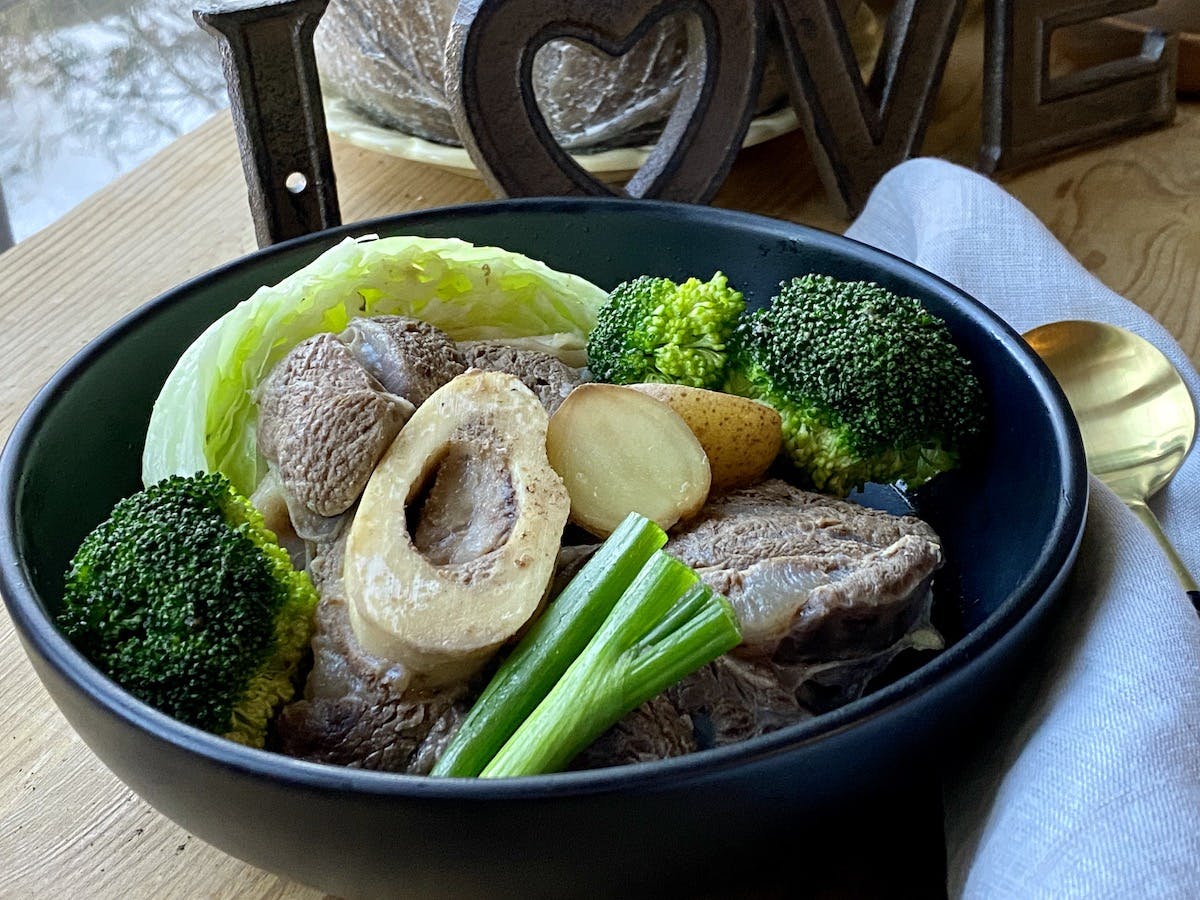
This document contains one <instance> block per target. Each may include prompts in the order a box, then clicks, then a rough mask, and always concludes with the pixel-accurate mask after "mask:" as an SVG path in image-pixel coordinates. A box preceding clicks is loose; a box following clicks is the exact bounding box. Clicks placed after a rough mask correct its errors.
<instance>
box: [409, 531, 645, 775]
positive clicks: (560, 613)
mask: <svg viewBox="0 0 1200 900" xmlns="http://www.w3.org/2000/svg"><path fill="white" fill-rule="evenodd" d="M666 542H667V536H666V534H664V533H663V530H662V529H661V528H659V527H658V526H657V525H655V524H654V523H653V522H651V521H650V520H649V519H646V518H644V517H643V516H640V515H638V514H637V513H631V514H630V515H629V516H628V517H626V519H625V521H624V522H622V523H621V524H620V525H619V526H618V527H617V530H616V531H614V532H613V533H612V534H611V535H610V536H609V537H608V539H607V540H606V541H605V542H604V544H603V545H602V546H601V547H600V549H599V550H597V551H596V553H595V554H594V555H593V556H592V558H591V559H590V560H588V562H587V563H586V565H584V566H583V568H582V569H580V570H579V572H578V574H576V576H575V577H574V578H572V579H571V582H570V584H568V585H567V586H566V588H564V589H563V591H562V593H561V594H559V595H558V598H557V599H556V600H555V601H554V602H553V603H552V604H550V606H549V608H548V609H547V610H546V611H545V613H543V614H542V616H541V617H540V618H539V619H538V620H537V622H536V623H534V625H533V627H532V628H531V629H530V630H529V631H528V632H527V633H526V634H525V637H524V638H523V639H522V640H521V642H520V643H519V644H518V645H517V648H516V649H515V650H514V651H513V652H512V654H511V655H510V656H509V657H508V659H507V660H505V661H504V664H503V665H502V666H500V668H499V670H498V671H497V672H496V674H495V676H493V678H492V680H491V682H490V683H489V684H488V686H487V688H485V689H484V691H483V693H482V694H481V695H480V696H479V699H478V700H476V701H475V704H474V705H473V706H472V707H471V711H470V712H469V713H468V714H467V717H466V719H465V720H464V721H463V723H462V725H461V727H460V728H459V730H458V732H457V733H456V734H455V736H454V739H453V740H452V741H451V742H450V746H449V747H447V748H446V751H445V753H443V754H442V757H441V759H439V760H438V762H437V765H435V766H434V767H433V771H432V773H431V774H433V775H446V776H459V777H471V776H475V775H478V774H479V773H480V772H482V771H483V768H484V766H486V765H487V763H488V762H489V761H490V760H491V759H492V757H493V756H495V755H496V752H497V751H498V750H499V749H500V748H501V747H503V746H504V743H505V741H507V740H508V739H509V738H510V737H512V734H513V732H514V731H516V730H517V727H518V726H519V725H520V724H521V723H522V722H523V721H525V718H526V717H527V716H528V715H529V713H530V712H532V711H533V709H534V707H536V706H537V705H538V703H540V702H541V701H542V699H543V698H544V697H545V696H546V695H547V694H548V693H549V692H550V689H551V688H553V687H554V684H555V682H557V681H558V680H559V678H560V677H561V676H562V674H563V673H564V672H565V671H566V670H567V667H568V666H570V665H571V663H572V662H573V661H574V660H575V658H576V657H577V656H579V654H580V652H581V651H582V650H583V648H584V647H585V646H586V645H587V643H588V641H590V640H591V639H592V636H593V635H594V634H595V633H596V631H597V629H599V628H600V626H601V625H602V624H603V623H604V620H605V618H606V617H607V616H608V614H609V613H610V612H611V611H612V609H613V607H614V606H616V604H617V601H618V600H620V599H621V596H622V595H623V594H624V592H625V590H626V589H627V588H628V587H629V586H630V585H631V584H632V583H633V581H634V579H635V578H636V577H637V575H638V573H639V572H640V571H641V570H642V567H643V566H644V565H645V564H646V562H647V560H649V559H650V557H651V555H652V554H653V553H654V551H656V550H658V549H659V548H660V547H662V546H663V544H665V543H666Z"/></svg>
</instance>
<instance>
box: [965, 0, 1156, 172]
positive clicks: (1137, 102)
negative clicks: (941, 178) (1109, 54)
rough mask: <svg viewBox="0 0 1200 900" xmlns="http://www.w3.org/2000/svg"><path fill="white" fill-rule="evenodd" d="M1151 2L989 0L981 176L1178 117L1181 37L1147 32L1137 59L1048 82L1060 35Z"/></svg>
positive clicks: (1139, 0) (1086, 70)
mask: <svg viewBox="0 0 1200 900" xmlns="http://www.w3.org/2000/svg"><path fill="white" fill-rule="evenodd" d="M1153 5H1154V3H1153V0H989V3H988V8H987V12H988V24H987V45H986V53H985V62H984V92H983V151H982V154H981V158H980V163H979V167H980V168H981V169H982V170H984V171H985V172H994V171H995V170H997V169H1003V168H1011V167H1014V166H1021V165H1025V164H1027V163H1031V162H1034V161H1035V160H1038V159H1040V158H1042V157H1044V156H1048V155H1050V154H1052V153H1056V152H1058V151H1060V150H1066V149H1068V148H1070V147H1077V146H1081V145H1084V144H1091V143H1097V142H1099V141H1102V140H1105V139H1107V138H1112V137H1116V136H1118V135H1121V134H1127V133H1129V132H1131V131H1141V130H1143V129H1146V128H1150V127H1153V126H1155V125H1163V124H1166V123H1167V122H1170V121H1171V120H1172V119H1173V118H1174V117H1175V66H1176V62H1177V60H1178V54H1179V45H1178V40H1177V38H1176V36H1175V35H1169V36H1168V35H1163V34H1162V33H1161V32H1150V33H1148V34H1147V35H1146V37H1145V39H1144V40H1143V42H1142V52H1141V53H1140V54H1139V55H1138V56H1133V57H1128V58H1126V59H1119V60H1116V61H1114V62H1110V63H1105V64H1104V65H1100V66H1095V67H1093V68H1090V69H1084V70H1083V71H1081V72H1073V73H1071V74H1070V75H1062V76H1060V77H1057V78H1051V77H1050V37H1051V35H1052V34H1053V33H1054V31H1055V29H1058V28H1063V27H1065V26H1068V25H1078V24H1080V23H1081V22H1090V21H1093V20H1095V19H1099V18H1101V17H1103V16H1112V15H1116V14H1118V13H1123V12H1129V11H1131V10H1135V9H1144V8H1146V7H1149V6H1153Z"/></svg>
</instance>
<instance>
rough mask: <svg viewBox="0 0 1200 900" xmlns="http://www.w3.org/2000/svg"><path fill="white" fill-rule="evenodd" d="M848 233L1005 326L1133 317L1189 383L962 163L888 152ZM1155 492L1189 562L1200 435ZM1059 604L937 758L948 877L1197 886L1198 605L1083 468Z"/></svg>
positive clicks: (1198, 383) (1195, 562) (1190, 891)
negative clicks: (1031, 649) (942, 765)
mask: <svg viewBox="0 0 1200 900" xmlns="http://www.w3.org/2000/svg"><path fill="white" fill-rule="evenodd" d="M847 236H849V237H852V238H855V239H857V240H859V241H862V242H864V243H867V244H872V245H874V246H876V247H879V248H881V249H883V250H886V251H888V252H889V253H893V254H895V255H896V256H900V257H903V258H905V259H908V260H911V261H912V262H914V263H916V264H917V265H918V266H921V267H922V268H924V269H927V270H929V271H931V272H934V273H935V274H937V275H939V276H941V277H942V278H944V279H946V280H947V281H949V282H951V283H953V284H955V285H957V286H958V287H959V288H961V289H962V290H964V291H966V292H967V293H968V294H970V295H971V296H973V297H975V298H976V299H978V300H980V301H981V302H983V303H985V304H986V305H987V306H989V307H991V308H992V309H993V310H994V311H995V312H996V313H998V314H999V315H1000V316H1001V317H1002V318H1003V319H1005V320H1006V321H1007V322H1008V323H1009V324H1010V325H1011V326H1012V327H1013V328H1014V329H1016V330H1017V331H1018V332H1024V331H1026V330H1028V329H1030V328H1032V327H1034V326H1035V325H1040V324H1042V323H1044V322H1049V321H1056V320H1060V319H1094V320H1103V321H1107V322H1111V323H1114V324H1116V325H1121V326H1123V327H1125V328H1128V329H1130V330H1131V331H1135V332H1137V333H1138V334H1141V335H1142V336H1143V337H1146V338H1148V339H1150V340H1151V341H1153V342H1154V343H1155V344H1157V345H1158V347H1159V348H1160V349H1162V351H1163V352H1164V353H1166V354H1167V356H1168V357H1169V358H1170V359H1171V361H1172V362H1173V363H1174V364H1175V365H1176V367H1177V368H1178V369H1179V370H1180V372H1181V373H1182V374H1183V377H1184V379H1185V381H1186V382H1187V384H1188V387H1189V388H1190V390H1191V392H1192V397H1193V399H1194V398H1196V397H1200V376H1197V373H1196V370H1195V368H1194V367H1193V366H1192V364H1191V363H1190V362H1189V361H1188V358H1187V356H1186V355H1185V354H1184V353H1183V351H1182V350H1181V349H1180V348H1179V346H1178V345H1177V344H1176V343H1175V341H1174V340H1172V338H1171V336H1170V335H1169V334H1168V333H1167V331H1166V330H1165V329H1164V328H1163V327H1162V326H1161V325H1159V324H1158V323H1157V322H1156V321H1155V320H1154V319H1152V318H1151V317H1150V316H1149V315H1148V314H1146V313H1145V312H1143V311H1142V310H1141V309H1139V308H1138V307H1137V306H1135V305H1134V304H1133V303H1130V302H1129V301H1127V300H1125V299H1123V298H1121V297H1119V296H1118V295H1117V294H1115V293H1113V292H1112V291H1110V290H1109V289H1108V288H1106V287H1105V286H1104V285H1102V284H1101V283H1100V282H1099V281H1097V280H1096V279H1095V278H1094V277H1092V275H1091V274H1089V273H1088V272H1087V271H1086V270H1085V269H1084V268H1083V267H1082V266H1081V265H1079V263H1078V262H1076V261H1075V260H1074V259H1073V258H1072V257H1071V255H1070V254H1069V253H1068V252H1067V251H1066V249H1065V248H1064V247H1063V246H1062V245H1061V244H1059V243H1058V242H1057V241H1056V240H1055V239H1054V237H1053V236H1052V235H1051V234H1050V233H1049V232H1048V231H1047V230H1046V229H1045V228H1044V227H1043V226H1042V224H1041V223H1040V222H1039V221H1038V220H1037V219H1036V218H1035V217H1034V216H1033V215H1032V214H1031V213H1030V212H1029V211H1028V210H1026V209H1025V208H1024V207H1023V206H1021V205H1020V204H1019V203H1018V202H1017V201H1016V200H1014V199H1013V198H1012V197H1011V196H1009V195H1008V194H1007V193H1005V191H1004V190H1002V189H1001V188H999V187H997V186H996V185H994V184H992V183H991V182H990V181H988V180H986V179H985V178H982V177H980V176H978V175H976V174H974V173H972V172H970V171H968V170H966V169H962V168H959V167H957V166H953V165H950V164H949V163H945V162H941V161H938V160H931V159H918V160H912V161H910V162H907V163H904V164H903V165H900V166H898V167H897V168H895V169H894V170H892V171H891V172H890V173H889V174H888V175H887V176H886V177H885V178H884V179H883V181H882V182H880V184H879V186H878V187H877V188H876V189H875V191H874V193H873V194H872V195H871V198H870V202H869V203H868V204H867V207H866V209H865V210H864V211H863V213H862V215H861V216H860V217H859V219H858V220H857V221H856V222H855V223H854V225H853V226H852V227H851V228H850V230H849V231H847ZM1151 506H1152V508H1153V509H1154V511H1155V513H1156V514H1157V515H1158V517H1159V519H1160V521H1161V522H1162V525H1163V528H1164V530H1165V531H1166V533H1167V535H1168V536H1169V537H1170V539H1171V540H1172V542H1173V543H1174V544H1175V546H1176V548H1177V549H1178V550H1179V554H1180V556H1181V557H1182V559H1183V560H1184V562H1185V563H1186V564H1187V565H1188V566H1189V567H1190V569H1191V570H1192V572H1193V573H1195V574H1197V575H1198V576H1200V452H1198V453H1192V454H1191V455H1190V456H1189V458H1188V459H1187V461H1186V462H1185V464H1184V466H1183V468H1182V469H1181V470H1180V472H1179V474H1178V475H1177V476H1176V477H1175V480H1174V481H1173V482H1172V483H1171V484H1170V485H1169V486H1168V487H1167V488H1166V489H1165V490H1164V491H1163V492H1162V493H1161V494H1160V495H1159V496H1158V497H1157V498H1156V499H1155V500H1154V501H1153V502H1152V503H1151ZM1014 527H1020V526H1019V523H1014ZM1060 609H1062V610H1063V613H1062V614H1060V615H1058V616H1056V617H1054V624H1053V626H1052V628H1053V633H1052V634H1051V636H1050V646H1051V647H1052V648H1053V652H1052V653H1050V654H1048V655H1047V656H1045V657H1044V658H1040V659H1037V660H1035V661H1034V663H1033V665H1032V666H1031V671H1030V672H1029V674H1028V677H1027V678H1026V679H1025V681H1024V683H1022V684H1021V685H1019V686H1018V687H1017V690H1016V691H1015V695H1016V696H1017V698H1018V699H1017V700H1016V701H1015V702H1014V703H1013V704H1012V706H1011V707H1010V708H1009V709H1008V710H1007V711H1006V712H1005V714H1004V717H1003V721H998V722H996V723H994V726H993V728H992V733H991V734H990V736H989V740H988V741H987V742H986V744H985V746H986V747H987V749H986V750H985V751H981V752H980V753H979V754H978V755H977V756H976V757H975V758H971V759H968V760H965V761H963V762H962V764H961V770H960V771H955V772H952V773H948V775H947V778H946V783H945V785H944V790H945V804H946V842H947V856H948V858H947V864H948V872H949V891H950V893H951V895H952V896H966V897H987V898H993V897H1021V898H1025V897H1056V898H1057V897H1088V898H1092V897H1113V898H1117V897H1121V898H1123V897H1189V898H1190V897H1197V896H1200V619H1198V618H1197V616H1196V613H1195V611H1194V610H1193V608H1192V606H1191V604H1190V603H1189V602H1188V599H1187V597H1186V595H1185V593H1184V591H1183V588H1182V587H1181V586H1180V584H1179V582H1178V581H1177V580H1176V579H1175V578H1174V576H1173V574H1172V571H1171V569H1170V568H1169V566H1168V564H1167V562H1166V560H1165V558H1164V557H1163V555H1162V553H1161V552H1160V551H1159V549H1158V546H1157V544H1156V543H1155V542H1154V541H1153V540H1152V538H1151V537H1150V535H1149V533H1148V532H1147V530H1146V529H1145V527H1143V526H1142V524H1141V523H1140V522H1138V520H1137V519H1135V518H1134V517H1133V515H1132V514H1131V513H1130V512H1129V511H1128V510H1127V509H1126V508H1125V507H1124V505H1123V504H1122V503H1121V502H1120V501H1119V500H1118V499H1117V498H1116V496H1115V495H1114V494H1113V493H1112V492H1111V491H1109V490H1108V489H1107V488H1106V487H1105V486H1104V485H1103V484H1101V483H1100V482H1099V481H1097V480H1095V479H1092V482H1091V503H1090V508H1089V512H1088V518H1087V527H1086V531H1085V535H1084V540H1083V545H1082V547H1081V549H1080V553H1079V560H1078V563H1077V565H1076V567H1075V572H1074V575H1073V577H1072V579H1071V580H1070V582H1069V584H1068V586H1067V588H1066V595H1065V596H1064V598H1063V601H1062V604H1061V606H1060Z"/></svg>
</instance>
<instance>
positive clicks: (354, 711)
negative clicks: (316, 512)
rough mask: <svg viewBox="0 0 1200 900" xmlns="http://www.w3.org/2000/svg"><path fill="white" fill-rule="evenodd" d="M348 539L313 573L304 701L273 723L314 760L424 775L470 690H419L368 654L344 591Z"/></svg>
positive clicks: (399, 670) (283, 740) (285, 746)
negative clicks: (313, 615)
mask: <svg viewBox="0 0 1200 900" xmlns="http://www.w3.org/2000/svg"><path fill="white" fill-rule="evenodd" d="M341 548H342V542H340V541H339V542H337V543H336V544H334V545H328V546H326V547H325V548H324V550H323V552H322V554H321V555H319V556H318V557H317V558H315V559H314V560H313V564H312V566H311V567H310V571H311V572H312V574H313V578H314V580H315V581H316V583H317V586H318V588H319V590H320V592H321V605H320V606H319V607H318V609H317V627H316V634H315V636H314V638H313V668H312V672H311V673H310V674H309V676H308V682H307V683H306V685H305V691H304V699H302V700H298V701H296V702H295V703H291V704H289V705H288V706H286V707H284V709H283V711H282V712H281V713H280V714H279V717H278V718H277V719H276V723H275V742H276V745H277V749H278V750H280V751H281V752H283V753H286V754H287V755H289V756H294V757H297V758H299V759H307V760H311V761H313V762H324V763H332V764H334V765H344V766H353V767H356V768H363V769H377V770H380V771H388V772H411V773H416V774H426V773H428V772H429V770H430V769H432V768H433V765H434V763H435V762H436V761H437V759H438V757H439V756H441V754H442V752H443V751H444V750H445V748H446V745H447V744H448V743H449V741H450V739H451V737H452V736H453V734H454V732H455V730H456V729H457V728H458V724H459V722H461V721H462V718H463V716H464V715H465V714H466V711H467V709H468V707H469V699H470V698H469V697H468V687H467V685H465V684H460V685H454V686H451V687H448V688H444V689H441V690H436V691H431V690H424V691H422V690H416V689H414V688H413V687H412V686H411V684H410V682H411V677H410V675H409V673H408V672H407V671H406V670H405V669H404V667H403V666H401V665H397V664H392V663H389V662H388V661H386V660H381V659H377V658H375V657H373V656H370V655H368V654H366V653H364V652H363V651H362V649H361V648H360V647H359V646H358V642H357V641H356V640H355V639H354V633H353V632H352V631H351V630H350V621H349V616H348V615H347V611H346V603H345V600H344V599H343V598H342V597H341V596H340V595H341V589H340V568H341V562H340V555H341Z"/></svg>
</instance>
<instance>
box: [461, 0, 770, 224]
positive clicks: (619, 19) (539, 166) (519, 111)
mask: <svg viewBox="0 0 1200 900" xmlns="http://www.w3.org/2000/svg"><path fill="white" fill-rule="evenodd" d="M670 15H682V16H684V17H685V20H686V21H687V23H688V53H689V67H688V68H689V73H688V76H687V78H686V80H685V81H684V83H683V85H682V90H681V92H680V98H679V102H678V103H677V104H676V106H675V109H674V110H673V111H672V113H671V115H670V117H669V118H668V120H667V124H666V127H665V128H664V130H663V133H662V137H661V138H660V139H659V142H658V144H657V146H656V147H655V148H654V150H653V151H652V152H651V154H650V156H649V158H648V159H647V160H646V163H645V164H644V165H643V166H642V168H641V169H639V170H638V171H637V173H636V174H635V175H634V176H633V178H632V179H631V180H630V181H629V183H628V184H627V185H626V187H625V191H624V193H625V194H627V195H628V196H631V197H658V198H661V199H665V200H682V201H688V202H704V201H707V200H708V199H709V198H711V197H712V195H713V194H714V193H716V190H717V188H718V187H720V185H721V182H722V181H723V180H724V179H725V176H726V174H728V172H729V167H730V166H731V165H733V160H734V157H735V156H736V155H737V152H738V150H739V149H740V147H741V144H742V139H743V138H744V137H745V134H746V128H747V127H748V126H749V124H750V118H751V116H752V114H753V110H754V101H755V98H756V97H757V95H758V87H759V82H760V80H761V75H762V59H763V34H764V31H765V26H764V21H765V13H764V11H763V8H762V5H761V3H760V0H463V2H461V3H460V4H459V6H458V9H457V11H456V12H455V16H454V23H453V26H452V28H451V32H450V37H449V40H448V42H447V45H446V94H447V96H448V97H449V98H450V107H451V111H452V114H453V116H454V123H455V126H456V127H457V129H458V133H459V136H460V137H461V139H462V141H463V144H464V145H465V146H466V148H467V152H468V153H470V155H471V159H472V160H473V161H474V163H475V165H476V166H477V167H478V169H479V171H480V172H481V173H482V175H483V177H484V180H485V181H486V182H487V183H488V185H489V187H491V188H492V190H494V191H496V192H497V193H500V194H507V195H511V196H528V195H539V194H540V195H564V194H575V195H579V194H593V195H610V194H613V193H616V192H615V191H614V190H613V189H612V188H610V187H609V186H608V185H606V184H604V183H603V182H601V181H599V180H598V179H596V178H593V177H592V176H591V175H589V174H588V173H587V172H586V171H584V170H583V168H581V167H580V166H579V165H578V164H577V163H576V162H575V161H574V160H573V159H572V158H571V157H570V155H569V154H568V153H567V152H566V151H565V150H563V149H562V147H560V146H559V145H558V142H557V141H556V140H555V139H554V137H553V135H552V134H551V133H550V129H549V128H548V127H547V126H546V121H545V119H544V118H543V116H542V113H541V111H540V110H539V109H538V106H537V100H536V98H535V96H534V90H533V60H534V57H535V56H536V55H537V52H538V50H539V49H541V48H542V47H543V46H545V45H546V44H547V43H549V42H550V41H553V40H556V39H559V38H573V39H575V40H579V41H583V42H585V43H588V44H590V45H592V46H593V47H596V48H597V49H599V50H601V51H603V52H604V53H607V54H609V55H610V56H620V55H622V54H624V53H627V52H628V51H629V50H630V49H631V48H632V47H633V46H634V45H636V44H637V42H638V41H639V40H640V39H641V38H642V37H643V36H644V35H645V34H646V33H647V31H649V29H650V28H652V27H653V26H654V25H655V24H656V23H658V22H659V21H661V20H662V19H663V18H665V17H666V16H670Z"/></svg>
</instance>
